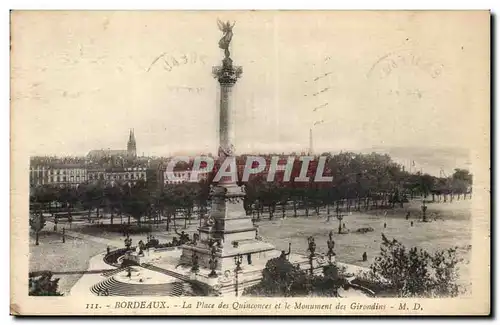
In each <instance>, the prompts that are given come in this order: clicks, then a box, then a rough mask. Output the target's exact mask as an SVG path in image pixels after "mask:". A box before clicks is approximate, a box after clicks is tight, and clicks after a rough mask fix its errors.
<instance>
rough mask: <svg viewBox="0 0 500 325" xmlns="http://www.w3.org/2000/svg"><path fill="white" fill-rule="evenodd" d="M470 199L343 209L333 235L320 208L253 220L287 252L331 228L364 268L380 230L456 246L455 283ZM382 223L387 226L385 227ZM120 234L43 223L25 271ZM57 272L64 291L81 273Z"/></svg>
mask: <svg viewBox="0 0 500 325" xmlns="http://www.w3.org/2000/svg"><path fill="white" fill-rule="evenodd" d="M470 202H471V201H470V200H460V201H454V202H453V203H432V204H429V205H428V210H427V214H428V216H429V220H430V222H422V221H420V219H421V211H420V205H421V202H418V201H414V202H411V203H409V204H405V207H404V208H402V209H401V208H396V209H394V210H388V211H387V214H386V215H385V211H383V210H378V211H367V212H364V211H361V212H352V213H348V214H347V215H346V216H345V217H344V220H343V221H342V222H343V223H345V225H346V229H347V230H348V232H347V233H344V234H340V235H339V234H337V229H338V221H337V219H336V218H335V217H334V216H332V217H331V218H330V221H327V218H326V211H325V210H321V211H320V215H319V216H317V215H314V214H311V215H310V216H309V217H305V216H299V217H293V216H292V212H291V211H288V212H287V217H286V218H285V219H282V218H281V212H278V211H277V213H275V216H274V219H273V220H268V215H267V214H264V215H262V216H261V221H259V223H258V224H259V235H260V236H262V237H263V239H264V240H266V241H268V242H270V243H272V244H274V245H275V246H276V248H277V249H280V250H288V243H291V244H292V253H298V254H304V255H306V254H307V253H308V252H307V246H308V245H307V238H308V237H309V236H313V237H314V238H315V242H316V245H317V249H316V252H317V253H320V254H321V253H323V254H325V253H326V252H327V240H328V233H329V232H330V231H333V232H334V236H333V239H334V241H335V249H334V250H335V253H336V254H337V260H338V261H339V262H342V263H347V264H353V265H357V266H363V267H368V266H369V265H370V264H371V262H372V261H373V259H374V258H375V257H376V256H377V255H378V254H379V252H380V244H381V241H382V237H381V234H382V233H384V234H385V235H386V236H387V237H388V238H389V239H392V238H395V239H397V240H398V241H400V242H402V243H403V244H404V245H406V246H407V247H414V246H418V247H420V248H423V249H426V250H428V251H430V252H433V251H435V250H436V249H440V250H442V249H447V248H451V247H455V246H458V247H459V253H460V254H461V256H462V257H463V258H464V259H465V261H464V263H463V265H462V266H461V268H460V275H461V277H462V279H461V282H462V283H464V284H465V283H467V279H468V271H469V269H468V260H469V254H470V243H471V232H472V231H471V215H470ZM332 210H333V209H332ZM407 211H410V212H411V215H410V219H409V220H406V219H405V216H406V212H407ZM332 213H333V211H332ZM115 220H116V219H115ZM118 221H119V219H118ZM411 221H413V227H412V226H411V224H410V223H411ZM104 222H105V223H109V220H106V219H105V220H104ZM384 223H386V225H387V227H386V228H384ZM183 226H184V223H183V222H179V223H177V228H178V230H179V231H182V230H184V231H186V232H187V233H189V234H192V233H193V232H195V231H196V229H197V227H198V221H197V220H193V221H192V224H191V225H190V226H188V227H187V229H183V228H184V227H183ZM62 227H65V228H66V234H67V237H66V243H64V244H63V243H62V237H61V234H60V232H61V229H62ZM367 227H371V228H373V231H372V232H367V233H358V232H356V230H357V229H359V228H367ZM153 234H154V236H155V237H156V238H157V239H159V241H160V243H164V242H167V241H171V240H172V238H173V237H174V236H177V235H176V234H175V232H174V231H173V230H171V231H170V232H168V233H167V232H166V231H165V225H164V224H163V225H160V226H159V227H158V228H157V227H156V226H153ZM131 237H132V239H133V244H134V245H135V244H136V243H137V242H138V241H139V240H141V239H142V240H144V241H145V240H146V234H145V233H144V234H134V235H132V236H131ZM177 237H178V236H177ZM123 239H124V237H123V234H121V233H119V232H110V231H108V232H106V231H102V229H100V227H99V225H97V224H93V225H90V224H88V223H86V222H81V223H78V222H74V223H73V224H72V226H71V229H69V225H68V224H65V223H64V222H60V223H59V225H58V231H57V233H54V232H53V224H52V223H50V222H48V224H47V226H46V227H45V228H44V230H43V231H42V232H41V234H40V245H39V246H35V245H34V238H32V239H31V241H30V271H39V270H50V271H76V270H80V271H85V270H87V269H88V261H89V260H90V259H91V258H92V257H93V256H95V255H98V254H102V253H103V252H105V251H106V247H107V246H110V247H111V248H114V247H124V244H123ZM364 252H366V253H367V256H368V260H367V261H365V262H363V261H362V254H363V253H364ZM57 277H59V278H61V280H60V290H61V291H62V292H68V291H69V289H70V288H71V286H72V285H74V284H75V283H76V281H77V280H78V279H79V278H80V277H81V275H78V274H72V275H61V276H59V275H58V276H57Z"/></svg>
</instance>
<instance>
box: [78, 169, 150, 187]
mask: <svg viewBox="0 0 500 325" xmlns="http://www.w3.org/2000/svg"><path fill="white" fill-rule="evenodd" d="M147 174H148V173H147V168H146V167H129V168H109V169H105V168H95V169H89V170H88V180H89V182H98V181H101V182H104V183H112V184H114V183H124V184H127V183H128V184H131V185H134V184H136V183H137V182H138V181H147Z"/></svg>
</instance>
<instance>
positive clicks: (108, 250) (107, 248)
mask: <svg viewBox="0 0 500 325" xmlns="http://www.w3.org/2000/svg"><path fill="white" fill-rule="evenodd" d="M106 251H107V253H108V254H109V252H110V251H111V249H110V248H109V246H107V247H106Z"/></svg>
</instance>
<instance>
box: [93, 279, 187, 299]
mask: <svg viewBox="0 0 500 325" xmlns="http://www.w3.org/2000/svg"><path fill="white" fill-rule="evenodd" d="M106 290H107V292H108V293H109V296H125V297H134V296H165V297H180V296H193V293H192V291H191V288H190V286H189V284H188V283H184V282H172V283H161V284H143V283H125V282H120V281H117V280H116V279H115V278H113V277H110V278H108V279H106V280H104V281H101V282H99V283H97V284H95V285H93V286H92V287H91V288H90V291H91V292H92V293H93V294H95V295H99V294H100V293H101V295H102V294H103V293H104V292H105V291H106Z"/></svg>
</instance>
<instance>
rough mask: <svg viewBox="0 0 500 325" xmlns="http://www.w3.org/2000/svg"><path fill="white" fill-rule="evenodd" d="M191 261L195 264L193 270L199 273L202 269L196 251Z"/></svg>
mask: <svg viewBox="0 0 500 325" xmlns="http://www.w3.org/2000/svg"><path fill="white" fill-rule="evenodd" d="M191 262H192V264H193V266H192V267H191V272H193V273H197V272H198V270H199V269H200V266H199V264H198V254H196V252H193V255H192V256H191Z"/></svg>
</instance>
